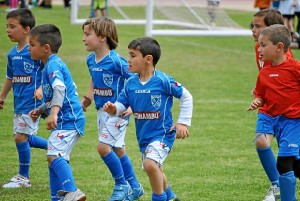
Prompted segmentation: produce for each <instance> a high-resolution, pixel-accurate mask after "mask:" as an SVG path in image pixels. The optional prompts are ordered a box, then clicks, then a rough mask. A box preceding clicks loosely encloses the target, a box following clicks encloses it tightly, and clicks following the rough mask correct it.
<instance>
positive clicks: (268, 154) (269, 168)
mask: <svg viewBox="0 0 300 201" xmlns="http://www.w3.org/2000/svg"><path fill="white" fill-rule="evenodd" d="M256 151H257V153H258V156H259V159H260V162H261V164H262V166H263V168H264V170H265V172H266V174H267V176H268V178H269V180H270V182H271V183H272V185H275V184H276V185H277V186H279V173H278V170H277V167H276V159H275V156H274V154H273V152H272V150H271V147H266V148H263V149H259V148H256Z"/></svg>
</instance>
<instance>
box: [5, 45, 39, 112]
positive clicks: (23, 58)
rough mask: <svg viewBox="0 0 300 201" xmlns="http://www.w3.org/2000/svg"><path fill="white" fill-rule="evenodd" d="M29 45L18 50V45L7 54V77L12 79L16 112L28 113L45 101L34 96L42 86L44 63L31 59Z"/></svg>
mask: <svg viewBox="0 0 300 201" xmlns="http://www.w3.org/2000/svg"><path fill="white" fill-rule="evenodd" d="M28 46H29V45H25V46H24V47H23V48H22V49H21V50H20V51H18V46H17V45H16V46H14V47H13V48H12V49H11V50H10V51H9V53H8V55H7V58H8V63H7V71H6V77H7V78H8V79H11V80H12V87H13V94H14V113H15V114H28V112H30V111H31V110H33V109H35V108H37V107H39V106H40V105H41V104H42V103H43V102H42V101H39V100H37V99H34V98H33V96H34V91H35V90H36V89H37V88H39V87H40V86H41V77H42V73H41V68H42V65H43V64H42V62H41V61H34V60H32V59H31V57H30V53H29V51H28Z"/></svg>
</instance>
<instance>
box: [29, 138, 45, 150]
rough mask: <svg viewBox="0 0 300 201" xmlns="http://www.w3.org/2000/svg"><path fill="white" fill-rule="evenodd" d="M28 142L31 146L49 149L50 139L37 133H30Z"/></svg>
mask: <svg viewBox="0 0 300 201" xmlns="http://www.w3.org/2000/svg"><path fill="white" fill-rule="evenodd" d="M28 142H29V145H30V147H34V148H40V149H46V150H47V146H48V140H46V139H45V138H42V137H39V136H36V135H28Z"/></svg>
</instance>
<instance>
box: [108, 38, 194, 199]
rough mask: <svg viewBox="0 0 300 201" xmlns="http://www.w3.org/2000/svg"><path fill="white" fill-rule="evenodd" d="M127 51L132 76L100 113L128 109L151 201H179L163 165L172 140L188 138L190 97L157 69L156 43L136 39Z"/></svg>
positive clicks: (159, 51)
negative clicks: (175, 112) (175, 114)
mask: <svg viewBox="0 0 300 201" xmlns="http://www.w3.org/2000/svg"><path fill="white" fill-rule="evenodd" d="M128 49H129V59H128V64H129V70H130V72H132V73H135V74H134V75H133V76H132V77H130V78H129V79H128V81H127V82H126V84H125V86H124V89H123V91H122V93H121V94H120V96H119V97H118V99H117V101H116V102H115V103H114V104H113V103H111V102H107V103H106V104H105V105H104V106H103V110H104V111H106V112H108V113H110V114H112V115H115V116H119V115H122V113H123V112H124V111H125V110H126V109H127V108H128V107H131V109H132V112H133V114H134V117H135V125H136V137H137V140H138V144H139V148H140V152H141V153H142V161H143V169H144V170H145V171H146V173H147V175H148V177H149V181H150V185H151V188H152V200H153V201H169V200H179V199H178V197H177V196H176V195H175V194H174V193H173V192H172V191H171V188H170V186H169V185H168V182H167V178H166V176H165V174H164V173H163V170H162V165H163V162H164V161H165V159H166V158H167V156H168V154H169V152H170V151H171V149H172V147H173V144H174V141H175V137H176V138H180V139H183V138H186V137H188V135H189V131H188V126H190V125H191V118H192V110H193V98H192V95H191V94H190V93H189V91H188V90H187V89H186V88H184V87H183V86H182V85H181V84H180V83H178V82H176V81H175V80H174V79H173V78H172V77H170V76H168V75H167V74H165V73H163V72H160V71H158V70H157V69H156V64H157V62H158V60H159V58H160V54H161V50H160V46H159V44H158V42H157V41H156V40H154V39H152V38H149V37H145V38H138V39H136V40H133V41H132V42H131V43H130V44H129V45H128ZM173 97H176V98H179V99H180V114H179V118H178V121H177V123H175V124H174V123H173V120H172V113H171V109H172V105H173Z"/></svg>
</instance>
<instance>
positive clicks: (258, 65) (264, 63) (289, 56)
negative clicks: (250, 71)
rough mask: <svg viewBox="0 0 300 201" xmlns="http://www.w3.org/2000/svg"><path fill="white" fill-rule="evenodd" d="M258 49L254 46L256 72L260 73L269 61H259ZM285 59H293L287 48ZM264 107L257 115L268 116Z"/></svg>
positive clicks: (257, 46)
mask: <svg viewBox="0 0 300 201" xmlns="http://www.w3.org/2000/svg"><path fill="white" fill-rule="evenodd" d="M258 48H259V44H258V43H256V44H255V58H256V65H257V68H258V71H260V70H261V69H262V68H263V67H265V66H267V65H271V62H270V61H262V60H260V56H259V52H258ZM286 59H294V56H293V53H292V51H291V49H290V48H289V49H288V51H287V53H286ZM266 109H267V108H266V106H265V105H264V106H262V107H260V108H259V109H258V112H259V113H264V114H268V113H267V111H266Z"/></svg>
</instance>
